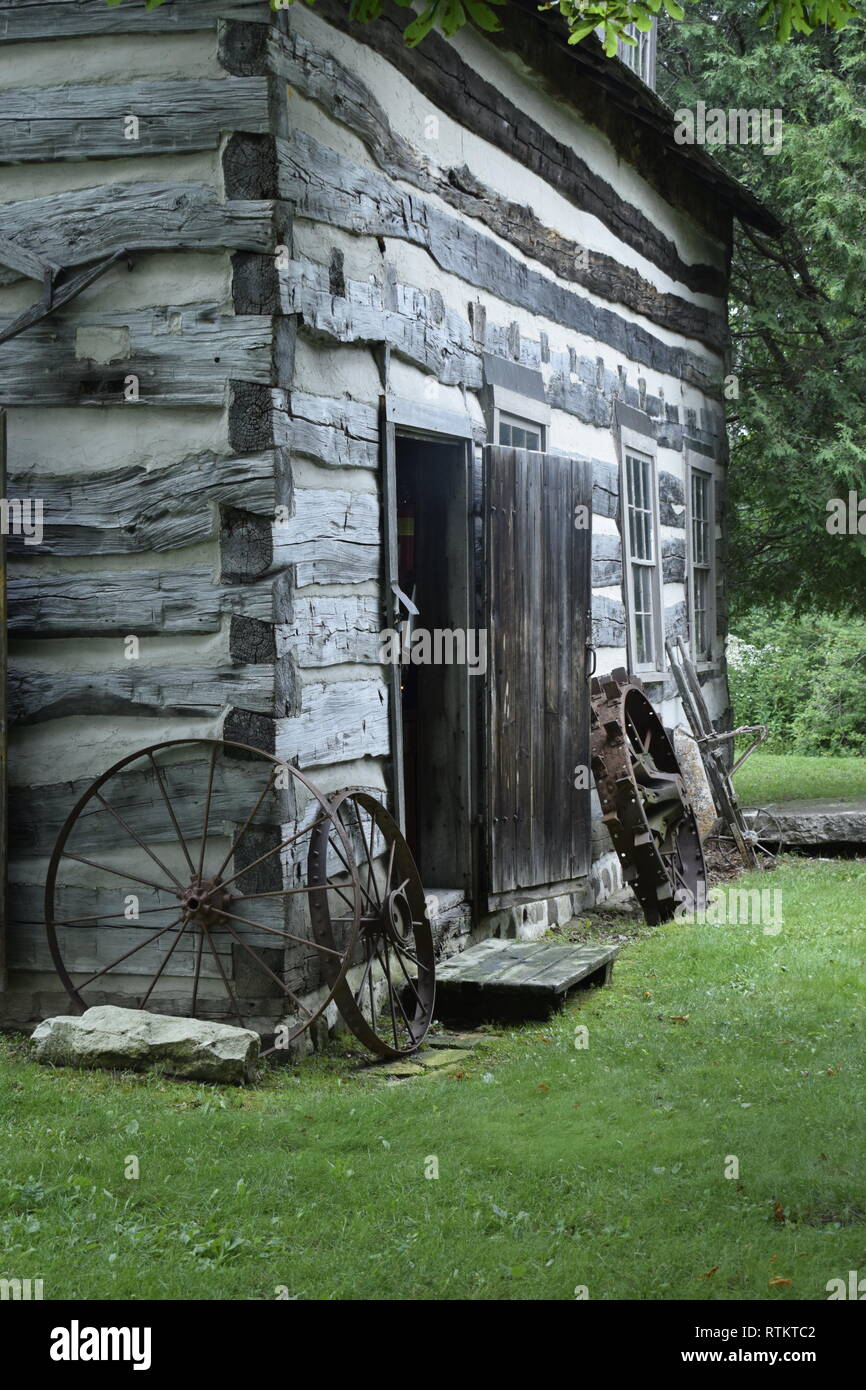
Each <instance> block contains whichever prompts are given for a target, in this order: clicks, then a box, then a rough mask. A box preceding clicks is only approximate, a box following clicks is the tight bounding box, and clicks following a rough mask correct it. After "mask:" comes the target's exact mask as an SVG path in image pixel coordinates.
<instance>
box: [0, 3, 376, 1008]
mask: <svg viewBox="0 0 866 1390" xmlns="http://www.w3.org/2000/svg"><path fill="white" fill-rule="evenodd" d="M226 13H231V14H233V15H234V16H235V17H236V18H238V17H243V16H244V15H248V16H250V17H251V19H253V20H254V21H255V22H254V23H253V25H252V29H253V32H255V31H257V30H258V29H259V28H260V27H261V28H262V29H263V30H266V29H267V27H268V26H269V24H270V20H271V16H270V14H269V11H268V9H267V6H265V5H262V4H261V3H259V0H255V3H250V0H240V2H239V3H232V4H230V5H225V4H217V3H213V0H197V2H193V0H173V3H171V4H169V5H166V6H164V7H162V8H161V9H160V10H159V11H151V12H147V11H145V9H144V7H143V6H142V5H139V4H138V3H137V0H136V3H135V4H134V5H133V4H129V3H127V2H126V0H125V2H124V3H123V4H122V5H121V6H119V7H117V8H108V7H107V6H106V5H105V4H104V3H103V0H84V3H81V2H80V0H75V3H58V4H43V3H40V4H32V5H31V4H19V3H17V2H16V3H15V4H6V3H3V4H0V51H2V53H3V56H4V58H5V59H6V60H7V61H6V64H5V65H4V68H3V72H2V76H0V85H2V86H3V87H4V88H5V89H6V90H4V91H3V92H2V93H0V106H2V117H0V163H2V165H3V166H4V170H3V172H4V189H5V192H4V193H3V194H2V195H0V196H2V197H3V202H2V203H0V325H2V326H5V325H7V324H8V323H10V322H11V321H13V320H14V319H15V318H16V317H17V316H18V315H19V314H20V313H21V312H22V310H23V309H24V308H25V307H26V306H28V305H29V304H31V303H33V302H34V301H36V300H37V299H38V298H39V296H40V294H41V291H42V277H43V275H44V273H45V272H46V270H51V269H58V268H62V269H63V270H65V271H74V270H75V269H77V268H81V267H86V266H90V265H95V264H96V263H97V262H99V261H100V260H102V259H103V258H105V257H106V256H108V255H112V254H116V253H122V254H121V255H120V258H119V259H118V261H117V263H116V265H115V266H113V267H112V269H111V270H110V271H109V272H108V273H107V274H106V275H105V276H103V277H102V278H101V279H100V280H99V281H98V282H97V283H95V284H94V285H93V286H92V288H91V289H89V290H88V291H87V292H86V293H84V294H83V295H82V296H81V297H80V298H78V299H76V300H74V301H73V302H72V303H70V304H68V305H67V306H66V307H64V308H63V309H62V310H61V311H59V312H57V313H55V314H53V315H51V316H50V317H48V318H46V319H43V320H42V321H41V322H39V323H37V324H35V325H33V326H31V327H30V328H28V329H27V330H26V331H25V332H24V333H22V334H21V335H20V336H18V337H16V338H15V339H13V340H12V341H10V342H8V343H7V344H6V345H4V346H0V405H2V406H4V407H6V408H7V411H8V416H9V484H8V489H7V491H8V495H9V496H11V497H18V498H29V499H33V500H38V501H39V502H40V503H41V505H42V507H43V510H44V535H43V536H42V538H41V540H40V543H38V544H31V543H30V542H29V540H28V539H27V538H26V537H25V536H23V535H14V534H13V535H11V536H10V537H9V598H10V615H9V618H10V623H9V630H10V675H9V713H10V720H11V723H12V736H11V748H10V766H11V789H10V811H11V821H12V824H11V864H10V884H11V892H10V906H11V925H10V929H9V936H8V951H9V966H10V971H11V972H12V973H11V977H10V978H11V982H12V985H13V987H17V988H18V989H19V991H20V997H21V999H22V1000H23V1001H24V1002H23V1003H21V1004H20V1005H18V1004H16V1005H15V1010H16V1012H15V1013H14V1017H15V1018H16V1019H19V1018H20V1019H22V1020H25V1019H26V1017H27V1011H28V1008H29V1010H30V1011H31V1013H34V1012H45V1011H46V1009H47V1008H48V1007H50V1004H51V1002H56V1004H57V1005H58V1006H60V1005H62V999H61V998H60V996H59V993H58V992H57V989H56V987H55V986H54V985H53V984H52V973H53V972H51V967H50V961H49V959H48V955H47V948H46V943H45V933H44V928H43V927H42V926H41V919H42V903H41V892H42V888H43V885H44V879H45V871H46V863H47V856H48V855H49V854H50V852H51V849H52V846H53V843H54V839H55V837H56V835H57V833H58V831H59V829H60V826H61V825H62V823H63V821H64V819H65V818H66V816H67V814H68V813H69V811H70V810H71V808H72V806H73V805H74V803H75V800H76V799H77V797H79V796H80V795H81V794H82V793H83V791H84V790H85V789H86V787H87V785H88V784H89V782H90V781H92V780H93V778H94V777H95V776H96V775H98V774H99V773H101V772H102V771H104V770H105V768H106V767H107V766H108V765H109V764H110V763H112V762H114V761H116V760H117V759H119V758H120V757H121V756H124V755H125V754H127V753H129V752H131V751H133V750H134V749H136V748H139V747H141V746H143V745H145V744H149V743H152V742H156V741H160V740H168V739H171V738H178V737H187V736H193V737H195V736H203V737H208V736H213V735H216V736H220V735H223V734H224V735H225V736H226V737H242V738H243V739H245V740H247V741H250V742H254V743H258V744H259V745H260V746H262V747H263V748H266V749H267V748H269V749H272V748H273V745H274V739H275V728H276V719H277V716H278V715H285V714H286V713H287V711H288V709H290V708H292V707H293V706H294V705H297V708H298V709H299V710H300V708H301V706H302V695H301V692H300V690H299V689H297V688H296V683H295V684H293V683H292V681H291V680H286V679H284V678H283V676H282V674H281V671H280V665H281V658H279V657H278V655H277V637H278V633H279V632H280V630H281V624H282V622H283V621H288V620H290V618H291V615H292V603H291V593H290V589H288V588H287V586H286V583H285V573H284V572H283V571H284V570H285V561H284V560H283V559H281V558H280V557H279V556H277V547H278V541H277V539H276V535H277V533H276V532H275V529H274V523H275V520H276V517H277V514H276V508H277V507H278V505H281V504H286V505H288V504H290V503H291V479H290V475H289V464H288V458H289V454H288V435H289V434H290V427H289V426H288V425H287V424H285V423H283V422H284V420H285V417H286V415H287V408H286V407H285V404H284V403H285V401H287V400H288V396H289V390H290V387H291V375H290V366H291V352H292V336H293V325H292V323H291V322H290V321H287V320H277V319H275V317H274V314H273V306H271V305H269V304H267V303H266V302H265V301H264V300H261V301H260V302H253V300H252V299H251V294H250V287H251V284H254V283H260V282H261V281H262V280H263V278H264V275H265V273H266V268H267V267H268V266H272V265H273V254H274V249H275V247H276V245H277V244H278V242H280V241H281V240H282V239H283V238H284V235H285V234H286V230H287V226H288V222H287V216H286V213H285V210H284V208H283V207H282V206H281V205H280V204H279V203H278V195H277V190H276V187H275V186H274V187H273V188H271V189H269V190H268V191H267V193H265V194H262V195H261V196H260V195H259V194H258V193H257V194H255V195H253V196H251V197H245V196H237V194H236V190H235V187H234V182H235V181H233V177H232V174H231V170H230V168H229V170H228V172H226V171H224V167H223V166H224V155H225V151H226V148H227V146H228V145H230V143H231V140H232V139H233V138H234V137H236V136H242V137H243V138H245V139H253V140H258V141H263V140H265V141H266V140H267V139H268V138H269V132H270V131H271V130H272V129H273V128H274V124H275V120H276V117H275V115H274V99H273V92H272V89H271V86H270V81H269V78H268V76H267V75H266V74H264V73H259V74H255V75H248V76H238V75H237V74H236V73H234V72H233V71H230V70H229V69H228V68H227V67H226V66H225V65H224V63H223V62H222V61H221V58H220V33H219V25H220V23H221V22H222V18H221V17H222V16H224V15H225V14H226ZM241 37H242V35H241V33H240V31H237V30H235V31H234V39H235V40H236V41H237V40H240V38H241ZM109 38H110V40H111V41H110V42H106V40H107V39H109ZM230 48H231V44H229V50H230ZM16 72H17V73H18V74H19V76H18V77H17V79H16V75H15V74H16ZM67 73H68V74H69V76H70V77H71V78H72V81H69V80H68V78H67V75H66V74H67ZM228 162H229V164H230V160H229V161H228ZM25 277H30V278H25ZM309 428H310V430H311V431H312V432H313V434H314V435H315V433H316V431H320V430H322V429H323V428H324V424H323V422H321V421H319V420H318V419H316V418H313V419H311V420H310V421H309ZM338 428H339V426H338V423H337V421H336V420H334V422H333V425H332V430H333V434H334V439H333V452H334V457H335V459H336V458H337V457H338V456H339V455H340V454H341V453H343V452H348V451H350V450H351V449H352V442H351V435H350V424H349V421H348V418H347V419H346V420H345V428H344V430H343V431H342V435H343V439H344V443H343V444H342V445H341V444H340V443H339V442H338V440H337V438H336V435H337V431H338ZM278 436H279V439H278ZM292 511H293V513H296V511H297V509H296V508H294V507H292ZM301 516H302V518H303V517H305V516H306V512H305V511H304V509H303V508H302V509H301ZM304 524H306V523H304ZM310 528H312V529H311V534H313V535H315V534H316V525H315V521H313V520H310V522H309V523H308V530H310ZM275 557H276V558H275ZM130 637H134V638H136V639H137V641H138V649H137V652H136V651H134V648H133V649H132V654H133V659H127V656H128V655H129V654H130V650H131V648H132V644H130V643H129V641H128V639H129V638H130ZM283 664H285V663H283ZM201 772H202V769H201V767H200V766H194V765H193V764H190V766H189V767H188V768H187V769H186V770H185V771H184V772H183V775H182V776H181V777H179V780H178V786H177V796H178V807H179V811H178V814H179V816H180V818H181V820H182V822H183V823H184V825H185V826H186V827H187V829H188V830H189V831H190V833H192V834H193V835H194V834H195V833H196V827H197V824H198V823H199V822H200V817H201V806H200V791H199V792H196V793H195V794H193V791H192V789H193V788H194V787H195V785H196V779H197V778H198V779H199V782H200V780H201ZM127 780H128V781H129V796H128V807H129V808H130V809H129V810H128V811H127V814H128V815H130V814H132V812H133V811H134V812H135V815H137V816H138V817H139V820H138V822H137V823H138V825H139V827H140V828H141V829H142V830H144V832H145V833H146V835H148V836H149V837H151V838H152V840H153V841H154V842H158V841H160V840H161V839H162V838H164V836H165V826H164V825H161V824H160V823H159V820H160V818H159V812H160V810H161V802H160V800H159V797H158V795H156V794H155V791H154V788H153V786H149V785H148V784H147V779H146V778H144V779H142V778H141V777H140V776H139V775H137V774H136V775H133V774H132V773H130V774H129V777H128V779H127ZM245 797H246V804H245V801H244V799H245ZM185 798H186V799H185ZM249 798H250V787H249V786H248V785H247V782H246V779H245V778H244V777H243V776H241V775H240V773H239V775H238V777H237V779H235V780H234V782H233V785H232V787H226V788H219V789H218V794H217V797H216V801H215V807H214V815H215V818H216V816H217V815H218V816H219V817H220V819H219V825H220V827H221V828H225V829H227V828H228V827H230V826H231V825H232V824H233V823H239V822H240V820H241V819H242V817H243V816H245V815H246V814H247V812H248V811H249V809H250V805H251V803H250V799H249ZM149 801H153V803H154V804H153V810H152V819H153V824H152V825H151V824H150V822H149V821H147V814H148V812H147V805H148V803H149ZM124 804H126V803H124ZM164 819H165V817H164V816H163V820H164ZM132 823H133V824H135V823H136V821H135V817H134V816H133V822H132ZM168 831H169V834H171V833H173V832H172V827H171V826H170V825H169V826H168ZM273 834H274V836H277V837H278V834H279V831H278V827H276V826H275V827H274V828H273ZM118 835H122V832H121V831H120V830H119V827H118V825H117V824H116V823H112V822H110V821H109V820H108V819H107V818H106V817H105V816H103V817H102V818H100V817H91V819H90V823H89V825H88V827H87V828H86V829H85V831H83V832H82V838H81V839H80V843H79V845H78V848H79V849H80V848H81V846H82V845H84V844H87V843H89V842H90V841H92V842H93V849H94V850H96V851H98V853H97V854H96V858H97V859H100V857H101V856H104V857H107V856H110V855H112V854H114V853H116V852H117V849H118V846H117V839H118ZM76 872H77V873H78V874H79V875H80V878H78V879H76V885H77V886H74V887H69V888H67V889H66V890H65V893H66V897H67V898H69V904H70V907H69V910H70V912H72V913H73V915H74V912H73V909H74V908H79V909H80V908H81V907H82V904H83V900H84V898H85V897H86V896H87V894H92V893H96V894H97V895H99V894H102V895H103V896H104V898H105V901H106V903H107V904H109V905H110V906H111V907H113V908H115V910H116V890H117V884H116V883H115V884H114V885H113V887H112V880H111V878H110V877H109V878H105V877H104V876H102V877H100V875H99V874H94V873H93V872H91V871H90V870H88V869H87V868H86V866H78V868H77V870H76ZM70 894H71V897H70V896H69V895H70ZM76 895H77V896H76ZM65 901H66V898H64V902H65ZM263 910H265V911H266V913H267V912H270V910H271V909H270V908H267V907H266V908H265V909H263ZM142 920H143V922H145V923H146V924H147V925H148V926H149V925H150V923H149V919H148V918H143V919H142ZM266 920H269V919H266ZM134 930H135V929H131V931H132V932H133V935H131V936H130V940H131V941H132V940H134ZM139 930H140V929H139ZM67 937H68V939H67V942H66V949H68V951H69V952H70V955H71V958H72V960H73V961H74V963H75V964H76V965H77V966H79V967H80V968H81V969H83V970H87V969H90V968H91V966H92V967H94V968H96V967H97V966H98V964H100V963H102V964H104V963H106V961H107V959H108V958H109V957H108V956H107V955H106V951H107V950H109V949H111V950H114V949H115V947H116V944H117V942H118V941H119V940H120V937H119V935H118V934H117V932H115V931H112V932H111V933H106V932H101V931H100V930H99V929H98V928H94V929H93V930H92V931H91V932H90V933H89V936H88V933H87V932H77V931H72V932H68V933H67ZM108 938H110V943H109V940H108ZM270 944H272V942H271V943H270ZM166 946H167V939H165V940H161V941H160V943H158V944H157V943H155V944H154V946H153V948H148V951H146V952H142V953H141V954H140V955H137V956H136V957H134V958H133V960H132V964H131V966H130V971H131V974H133V975H134V974H135V973H136V972H139V973H140V972H141V970H142V969H144V968H145V967H146V966H147V965H148V964H149V965H150V967H151V968H153V963H154V961H156V962H159V960H160V952H161V951H162V952H164V951H165V949H166ZM218 949H221V950H222V949H226V947H225V942H223V943H222V944H221V945H220V946H219V947H218ZM115 954H117V952H116V951H115ZM191 968H192V966H191V960H190V958H189V952H188V951H186V952H185V951H184V949H183V945H182V944H181V947H180V948H179V949H178V951H177V952H176V954H174V955H173V956H172V964H171V969H170V971H169V976H171V975H172V974H176V975H180V976H184V975H188V974H189V972H190V970H191ZM299 968H300V967H299ZM45 972H49V973H48V974H47V975H46V973H45ZM301 973H302V974H303V970H301ZM307 973H309V972H307ZM205 974H206V975H209V976H214V975H215V974H216V968H215V967H214V966H213V963H212V962H209V963H207V964H206V966H205ZM28 991H29V993H28ZM28 999H29V1001H30V1002H29V1004H28V1003H27V1000H28Z"/></svg>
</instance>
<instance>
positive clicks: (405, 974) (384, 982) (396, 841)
mask: <svg viewBox="0 0 866 1390" xmlns="http://www.w3.org/2000/svg"><path fill="white" fill-rule="evenodd" d="M331 813H332V816H333V820H334V822H335V824H338V825H340V826H341V828H342V831H343V834H344V835H345V837H346V838H347V839H348V840H349V841H350V842H351V845H352V850H353V854H354V859H355V863H356V865H357V868H358V874H359V878H360V882H361V895H362V901H363V910H362V913H361V922H360V929H359V931H358V936H357V941H356V943H355V945H354V947H353V950H352V960H351V973H349V972H346V971H343V972H342V973H341V974H340V977H339V978H337V970H336V963H337V960H338V959H339V953H341V952H342V951H343V950H344V945H343V941H344V937H343V932H344V930H345V926H346V919H345V913H343V914H341V915H337V916H334V915H333V914H325V913H324V912H322V913H320V912H319V910H318V908H319V906H320V905H323V901H322V903H320V902H319V901H318V900H317V909H316V911H315V913H314V915H313V927H314V930H315V931H316V938H317V940H318V941H319V943H320V945H322V946H324V947H327V948H328V950H329V951H332V952H336V953H338V954H334V955H328V956H326V957H325V959H324V961H323V965H324V969H325V973H326V975H328V977H329V983H330V984H331V986H332V988H333V990H334V1002H335V1003H336V1005H337V1008H338V1009H339V1010H340V1013H341V1015H342V1017H343V1019H344V1021H345V1022H346V1023H347V1024H348V1026H349V1027H350V1028H351V1030H352V1032H353V1033H354V1034H355V1037H356V1038H358V1039H359V1041H360V1042H362V1043H364V1045H365V1046H366V1047H368V1048H369V1049H370V1050H371V1051H372V1052H376V1053H378V1054H379V1056H380V1057H402V1056H405V1055H406V1054H407V1053H411V1052H414V1051H415V1050H416V1048H418V1047H419V1046H420V1044H421V1043H422V1042H423V1040H424V1037H425V1035H426V1033H427V1030H428V1028H429V1027H430V1022H431V1019H432V1017H433V1005H434V1002H435V994H436V970H435V961H434V952H433V933H432V931H431V928H430V922H429V920H428V917H427V907H426V901H425V895H424V889H423V887H422V885H421V879H420V877H419V874H418V869H417V867H416V865H415V860H414V859H413V857H412V851H411V850H410V849H409V846H408V845H407V843H406V841H405V840H404V838H403V836H402V834H401V833H400V829H399V827H398V825H397V823H396V821H395V820H394V819H393V817H392V816H391V815H390V814H389V813H388V811H387V810H386V809H385V807H384V806H383V805H382V804H381V802H379V801H377V800H376V798H375V797H374V796H371V795H370V794H369V793H368V792H364V791H344V792H340V793H338V794H337V795H336V796H335V797H334V798H333V800H332V802H331ZM316 835H317V836H318V837H319V838H320V840H321V848H320V851H319V872H320V873H321V874H322V875H324V874H325V872H326V870H327V861H326V850H327V839H328V828H327V826H326V825H324V824H323V825H320V826H319V827H318V829H317V831H316Z"/></svg>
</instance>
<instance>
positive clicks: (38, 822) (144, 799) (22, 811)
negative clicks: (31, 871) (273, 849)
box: [9, 715, 297, 891]
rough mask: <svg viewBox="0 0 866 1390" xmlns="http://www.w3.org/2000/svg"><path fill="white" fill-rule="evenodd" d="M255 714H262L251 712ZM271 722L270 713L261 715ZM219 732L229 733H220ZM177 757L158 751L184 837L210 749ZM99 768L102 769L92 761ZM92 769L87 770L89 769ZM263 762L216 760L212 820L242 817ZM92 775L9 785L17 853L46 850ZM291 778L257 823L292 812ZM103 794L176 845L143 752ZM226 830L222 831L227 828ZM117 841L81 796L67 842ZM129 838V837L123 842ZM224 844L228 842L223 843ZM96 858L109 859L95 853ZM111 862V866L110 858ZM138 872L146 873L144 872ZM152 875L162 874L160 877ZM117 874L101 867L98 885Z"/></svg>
mask: <svg viewBox="0 0 866 1390" xmlns="http://www.w3.org/2000/svg"><path fill="white" fill-rule="evenodd" d="M251 717H254V718H257V719H262V718H264V716H262V715H255V716H251ZM268 722H269V723H270V724H271V727H273V721H272V720H269V721H268ZM225 737H226V738H230V737H231V735H230V734H228V733H226V735H225ZM175 756H176V757H177V761H176V762H173V761H170V760H168V759H167V757H166V755H165V754H161V755H160V758H159V765H160V769H161V771H162V774H163V784H164V786H165V788H166V792H167V794H168V796H169V798H170V800H171V803H172V807H173V808H174V812H175V818H176V820H177V823H178V825H179V827H180V831H181V834H182V835H183V837H184V839H185V840H187V841H188V842H189V843H190V844H195V843H197V842H198V840H199V838H200V836H201V828H202V817H203V812H204V798H205V795H206V793H207V783H208V763H209V754H208V749H207V748H206V747H195V746H194V745H190V746H189V750H187V748H185V747H182V746H181V747H180V748H179V749H178V750H177V752H176V754H175ZM99 770H102V769H99ZM95 771H96V769H95V770H94V772H95ZM269 775H270V768H269V767H268V765H267V764H266V763H265V762H263V761H260V760H258V759H257V760H255V761H246V760H244V759H242V758H238V759H231V760H221V759H218V760H217V765H216V770H215V775H214V785H213V796H212V803H211V817H210V823H211V825H212V826H214V827H216V826H221V827H222V826H224V825H228V826H231V825H242V824H243V822H244V821H245V819H246V817H247V815H248V814H249V812H250V811H251V810H252V808H253V806H254V805H255V804H256V801H257V800H258V797H259V794H260V792H261V791H262V789H263V787H264V785H265V782H266V781H267V778H268V777H269ZM91 782H92V778H86V779H76V780H75V781H73V782H56V783H52V784H49V785H42V786H33V785H31V784H29V783H28V784H27V785H26V786H20V785H17V784H16V785H12V786H11V787H10V789H9V795H10V805H11V807H12V815H11V817H10V836H11V839H12V841H13V843H14V845H15V847H16V852H17V855H18V858H19V859H21V858H25V857H30V856H41V855H44V854H48V853H50V852H51V850H52V848H53V846H54V842H55V840H56V838H57V835H58V832H59V830H60V827H61V826H62V825H63V822H64V821H65V820H66V818H67V816H68V815H69V812H70V811H71V810H72V808H73V806H75V804H76V803H77V801H78V800H79V798H80V797H82V796H83V795H84V793H85V792H86V791H87V790H88V789H89V787H90V785H91ZM293 790H294V789H293V787H292V785H291V783H290V784H289V788H288V790H287V791H283V792H281V793H280V794H279V796H277V794H276V793H274V794H271V795H269V796H267V797H266V799H265V801H264V803H263V804H262V806H261V808H260V809H259V811H258V812H257V813H256V824H257V825H260V826H263V827H274V826H279V825H281V824H283V823H284V822H286V821H289V820H291V819H293V817H294V816H295V815H296V814H297V808H296V806H295V803H294V796H293ZM105 794H106V798H107V799H108V800H109V801H110V803H111V805H112V806H113V807H114V809H115V810H116V811H118V812H119V813H120V814H121V816H123V818H124V820H126V822H127V824H128V825H130V826H131V827H132V828H133V829H134V830H135V831H136V833H137V834H138V835H139V836H140V837H141V838H142V839H143V840H145V841H146V842H147V843H148V844H151V845H156V844H170V845H172V846H174V847H175V848H177V849H178V854H179V853H180V850H179V847H178V845H177V832H176V831H175V828H174V825H173V824H172V821H171V819H170V817H169V815H168V812H167V810H166V806H165V802H164V800H163V797H162V793H161V791H160V787H159V784H158V782H157V780H156V778H155V776H154V773H153V769H152V768H151V767H150V765H149V763H148V762H147V760H146V759H144V758H142V759H141V760H140V761H139V762H136V763H135V764H133V765H132V766H131V767H129V768H127V769H125V770H123V771H121V772H119V773H118V774H116V776H115V777H113V778H112V779H111V786H110V794H109V791H106V793H105ZM226 833H228V832H227V831H226ZM122 843H124V840H123V835H122V833H120V827H119V826H118V824H117V821H116V820H115V819H114V817H113V816H111V815H110V813H109V812H107V811H105V810H104V809H103V808H101V807H100V806H99V805H98V803H96V802H93V803H88V806H87V808H85V811H84V813H83V814H82V816H80V817H79V819H78V822H77V824H76V828H75V840H74V843H72V842H70V844H69V846H68V848H69V849H70V850H71V851H72V852H74V853H76V854H84V855H89V853H90V851H91V850H95V849H117V848H118V847H119V846H120V845H121V844H122ZM129 843H130V844H131V843H132V841H130V842H129ZM226 848H228V844H227V845H226ZM95 858H96V859H97V860H99V862H100V863H103V864H104V863H108V864H111V862H112V861H111V860H110V859H109V860H107V861H106V860H104V859H102V858H100V856H99V855H96V856H95ZM115 867H117V866H116V865H115ZM144 877H145V878H149V877H150V875H148V874H145V875H144ZM154 881H158V882H161V881H162V880H161V879H160V880H156V879H154ZM118 884H120V888H121V891H122V888H123V885H122V883H121V882H120V880H119V879H118V880H116V881H115V879H114V877H113V876H112V875H110V874H109V875H107V876H106V877H105V879H104V881H103V886H104V887H105V888H107V889H116V888H117V886H118Z"/></svg>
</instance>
